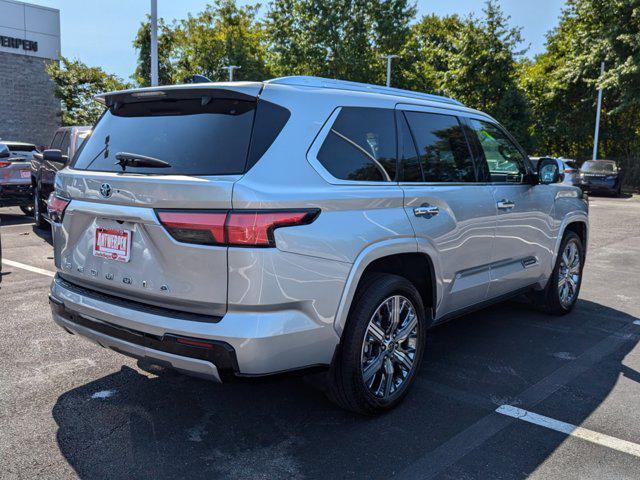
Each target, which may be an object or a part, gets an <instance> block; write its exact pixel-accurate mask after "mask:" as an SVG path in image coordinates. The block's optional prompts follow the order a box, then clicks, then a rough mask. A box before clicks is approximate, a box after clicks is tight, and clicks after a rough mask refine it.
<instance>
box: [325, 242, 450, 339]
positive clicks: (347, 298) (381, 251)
mask: <svg viewBox="0 0 640 480" xmlns="http://www.w3.org/2000/svg"><path fill="white" fill-rule="evenodd" d="M425 250H427V249H425V248H420V247H419V246H418V242H417V241H416V238H415V237H403V238H393V239H389V240H384V241H381V242H377V243H374V244H372V245H369V246H367V247H366V248H364V249H363V250H362V251H361V252H360V253H359V254H358V256H357V257H356V259H355V261H354V262H353V265H352V267H351V270H350V272H349V275H348V277H347V280H346V282H345V285H344V288H343V290H342V296H341V297H340V302H339V303H338V309H337V312H336V315H335V318H334V323H333V326H334V329H335V331H336V333H337V334H338V336H340V337H341V336H342V332H343V331H344V326H345V325H346V322H347V317H348V316H349V310H350V309H351V303H352V301H353V297H354V295H355V293H356V290H357V288H358V285H359V283H360V279H361V278H362V274H363V273H364V271H365V270H366V269H367V267H368V266H369V265H370V264H371V263H372V262H374V261H375V260H378V259H380V258H384V257H390V256H392V255H398V254H403V253H423V254H426V255H427V257H429V260H430V264H431V267H432V268H431V276H432V281H433V280H435V279H436V278H438V276H437V271H436V270H435V269H436V265H435V264H434V262H433V258H434V257H433V252H429V251H425ZM436 285H437V283H435V282H434V283H433V286H434V287H435V286H436ZM434 290H435V289H434ZM435 300H436V296H435V295H434V306H435ZM434 310H435V308H434Z"/></svg>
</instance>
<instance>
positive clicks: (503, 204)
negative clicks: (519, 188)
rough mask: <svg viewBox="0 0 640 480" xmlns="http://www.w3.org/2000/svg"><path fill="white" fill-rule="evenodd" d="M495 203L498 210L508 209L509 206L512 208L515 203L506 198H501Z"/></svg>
mask: <svg viewBox="0 0 640 480" xmlns="http://www.w3.org/2000/svg"><path fill="white" fill-rule="evenodd" d="M497 205H498V208H499V209H500V210H509V209H510V208H513V207H515V206H516V204H515V203H513V202H512V201H511V200H507V199H506V198H503V199H502V200H500V201H499V202H498V203H497Z"/></svg>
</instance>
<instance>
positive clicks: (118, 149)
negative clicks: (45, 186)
mask: <svg viewBox="0 0 640 480" xmlns="http://www.w3.org/2000/svg"><path fill="white" fill-rule="evenodd" d="M253 91H254V92H255V94H256V95H257V93H258V91H259V89H253ZM107 103H110V104H111V107H110V108H109V109H108V110H107V111H106V112H105V114H104V115H103V117H102V118H101V120H100V121H99V122H98V124H97V125H96V127H95V129H94V130H93V132H92V133H91V135H90V137H89V138H88V139H87V140H86V141H85V142H84V143H83V145H82V147H81V149H80V151H79V152H78V154H77V155H76V157H75V160H74V163H73V165H71V167H70V168H68V169H65V170H62V171H61V172H59V174H58V175H59V179H58V180H57V190H56V191H57V193H58V195H61V196H66V197H67V198H70V199H71V202H70V203H69V205H68V207H67V209H66V211H65V214H64V218H63V222H62V225H61V226H56V227H55V242H54V243H55V251H56V256H55V258H56V266H57V267H58V268H59V269H60V271H61V273H62V275H63V276H64V278H65V279H67V280H68V281H71V282H74V283H78V284H81V285H82V286H84V287H88V288H92V289H96V290H100V291H103V292H107V293H110V294H112V295H117V296H121V297H123V298H128V299H132V300H137V301H142V302H145V303H149V304H154V305H159V306H166V307H170V308H174V309H180V310H183V311H191V312H194V313H206V314H212V315H221V314H223V313H224V312H225V310H226V302H227V247H224V246H216V245H215V244H212V243H215V242H213V239H215V238H216V235H218V233H217V231H216V230H215V227H214V226H213V223H211V222H214V221H215V219H219V218H220V215H224V214H226V211H227V210H229V209H230V208H231V196H232V189H233V184H234V182H235V181H237V180H238V179H239V178H240V176H241V174H242V173H243V172H244V169H245V165H246V160H247V152H248V150H249V144H250V140H251V129H252V125H253V118H254V111H255V106H256V99H255V97H254V96H249V95H247V94H246V93H242V92H237V91H233V90H230V89H225V90H224V91H215V90H213V89H208V90H203V91H198V90H195V91H194V89H187V90H186V91H182V90H173V89H172V90H169V91H168V92H166V93H165V94H163V95H160V94H159V95H157V97H153V96H152V98H151V99H150V98H148V97H142V98H139V97H135V96H124V97H123V96H121V97H118V99H117V100H113V99H111V102H110V99H109V98H107ZM123 152H126V153H127V154H133V155H142V156H146V157H153V158H156V159H160V160H163V161H165V162H167V163H168V164H169V165H170V166H169V167H163V168H161V167H153V168H147V167H136V166H126V167H125V169H124V170H123V169H122V167H121V166H120V165H116V162H117V161H118V159H117V158H116V156H117V154H118V153H123ZM161 212H165V213H166V212H168V214H170V216H171V218H172V219H173V223H172V227H171V228H173V229H174V230H173V233H171V232H170V231H169V228H168V227H165V226H164V225H163V224H162V223H161V222H160V220H159V215H162V213H161ZM185 212H186V213H185ZM194 212H197V216H196V217H193V215H190V216H189V218H190V219H191V221H193V219H194V218H196V219H197V221H198V222H200V223H199V225H198V226H197V227H198V228H199V231H198V232H196V233H195V234H194V233H193V227H194V225H191V224H190V225H186V224H184V222H183V221H182V220H181V218H183V217H185V216H186V214H193V213H194ZM181 222H183V223H181ZM176 238H180V240H177V239H176ZM209 240H212V241H211V242H210V241H209Z"/></svg>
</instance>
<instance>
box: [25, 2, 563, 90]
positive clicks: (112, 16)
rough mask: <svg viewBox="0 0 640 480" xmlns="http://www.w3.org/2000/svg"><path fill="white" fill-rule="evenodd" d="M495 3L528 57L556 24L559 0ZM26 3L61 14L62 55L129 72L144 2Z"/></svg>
mask: <svg viewBox="0 0 640 480" xmlns="http://www.w3.org/2000/svg"><path fill="white" fill-rule="evenodd" d="M28 1H29V0H28ZM500 1H501V5H502V7H503V9H504V10H505V12H506V13H507V14H508V15H510V16H511V22H512V24H513V25H517V26H520V27H523V31H522V33H523V36H524V39H525V44H527V45H530V46H531V48H530V50H529V53H528V55H534V54H536V53H540V52H541V51H543V50H544V43H545V35H546V33H547V32H548V31H549V30H551V29H552V28H553V27H555V26H556V24H557V21H558V16H559V15H560V10H561V8H562V6H563V5H564V0H536V1H525V0H500ZM30 3H35V4H38V5H45V6H48V7H53V8H57V9H59V10H60V21H61V28H62V54H63V55H65V56H67V57H71V58H78V59H80V60H82V61H83V62H85V63H87V64H88V65H91V66H100V67H102V68H103V69H104V70H105V71H107V72H109V73H115V74H116V75H118V76H120V77H122V78H125V79H128V78H129V76H130V75H131V74H132V73H133V70H134V69H135V61H136V53H135V51H134V49H133V47H132V46H131V42H132V40H133V37H134V35H135V33H136V31H137V29H138V27H139V24H140V21H141V20H142V19H144V16H145V14H146V13H148V11H149V1H148V0H108V1H107V0H102V1H94V0H88V1H87V0H30ZM238 3H240V4H247V3H255V2H250V1H246V0H239V2H238ZM261 3H262V4H263V5H264V4H266V3H267V2H266V1H263V2H261ZM206 4H207V1H206V0H180V1H177V0H158V15H159V16H161V17H163V18H164V19H165V20H169V21H171V20H173V19H180V18H184V17H186V16H187V14H188V13H194V14H195V13H198V12H199V11H201V10H202V9H203V8H204V6H205V5H206ZM483 5H484V0H418V11H419V16H422V15H425V14H430V13H436V14H438V15H447V14H453V13H458V14H460V15H467V14H470V13H474V14H476V15H480V14H481V12H482V7H483ZM264 9H265V8H264V7H263V11H264Z"/></svg>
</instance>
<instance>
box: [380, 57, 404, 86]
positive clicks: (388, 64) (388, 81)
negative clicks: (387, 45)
mask: <svg viewBox="0 0 640 480" xmlns="http://www.w3.org/2000/svg"><path fill="white" fill-rule="evenodd" d="M399 57H400V55H382V58H386V59H387V87H390V86H391V60H392V59H394V58H399Z"/></svg>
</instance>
